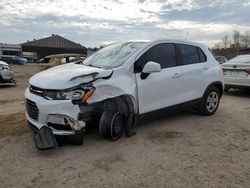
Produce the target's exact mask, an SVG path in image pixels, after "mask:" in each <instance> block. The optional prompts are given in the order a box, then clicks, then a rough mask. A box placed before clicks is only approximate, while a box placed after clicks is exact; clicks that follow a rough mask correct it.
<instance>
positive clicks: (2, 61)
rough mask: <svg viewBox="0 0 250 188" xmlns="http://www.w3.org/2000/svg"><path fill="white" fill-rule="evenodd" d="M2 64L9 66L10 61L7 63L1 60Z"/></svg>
mask: <svg viewBox="0 0 250 188" xmlns="http://www.w3.org/2000/svg"><path fill="white" fill-rule="evenodd" d="M0 65H7V66H9V65H8V63H5V62H3V61H0Z"/></svg>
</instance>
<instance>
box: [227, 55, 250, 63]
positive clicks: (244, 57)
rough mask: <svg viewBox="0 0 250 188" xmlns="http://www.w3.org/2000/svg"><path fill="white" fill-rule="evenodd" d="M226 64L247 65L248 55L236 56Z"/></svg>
mask: <svg viewBox="0 0 250 188" xmlns="http://www.w3.org/2000/svg"><path fill="white" fill-rule="evenodd" d="M228 63H247V64H248V63H249V64H250V55H240V56H237V57H235V58H233V59H231V60H230V61H228Z"/></svg>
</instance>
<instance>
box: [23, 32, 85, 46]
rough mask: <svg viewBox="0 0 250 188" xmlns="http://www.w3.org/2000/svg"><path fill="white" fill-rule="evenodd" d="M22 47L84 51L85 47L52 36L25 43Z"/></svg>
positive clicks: (57, 36)
mask: <svg viewBox="0 0 250 188" xmlns="http://www.w3.org/2000/svg"><path fill="white" fill-rule="evenodd" d="M21 45H22V46H32V47H48V48H68V49H69V48H70V49H86V47H84V46H82V45H81V44H77V43H75V42H72V41H70V40H68V39H66V38H63V37H61V36H59V35H54V34H53V35H52V36H50V37H46V38H42V39H38V40H35V39H34V40H33V41H30V42H25V43H22V44H21Z"/></svg>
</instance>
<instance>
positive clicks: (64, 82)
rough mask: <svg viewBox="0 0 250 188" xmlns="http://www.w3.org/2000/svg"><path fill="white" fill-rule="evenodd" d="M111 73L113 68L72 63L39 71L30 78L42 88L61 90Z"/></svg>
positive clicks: (33, 83)
mask: <svg viewBox="0 0 250 188" xmlns="http://www.w3.org/2000/svg"><path fill="white" fill-rule="evenodd" d="M111 73H112V70H104V69H100V68H96V67H90V66H85V65H82V64H74V63H70V64H66V65H60V66H57V67H54V68H51V69H48V70H45V71H42V72H40V73H37V74H35V75H34V76H32V77H31V78H30V80H29V83H30V85H32V86H35V87H38V88H41V89H53V90H61V89H67V88H70V87H74V86H76V85H78V84H81V83H86V82H89V81H92V80H93V79H95V78H99V77H105V76H108V75H110V74H111Z"/></svg>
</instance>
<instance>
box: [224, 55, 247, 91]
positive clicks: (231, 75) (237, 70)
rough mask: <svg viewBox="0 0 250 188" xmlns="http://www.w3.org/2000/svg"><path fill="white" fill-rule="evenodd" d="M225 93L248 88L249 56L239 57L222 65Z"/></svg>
mask: <svg viewBox="0 0 250 188" xmlns="http://www.w3.org/2000/svg"><path fill="white" fill-rule="evenodd" d="M223 72H224V78H225V91H228V90H229V89H230V88H250V55H240V56H237V57H235V58H233V59H231V60H229V61H228V62H226V63H224V64H223Z"/></svg>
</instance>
